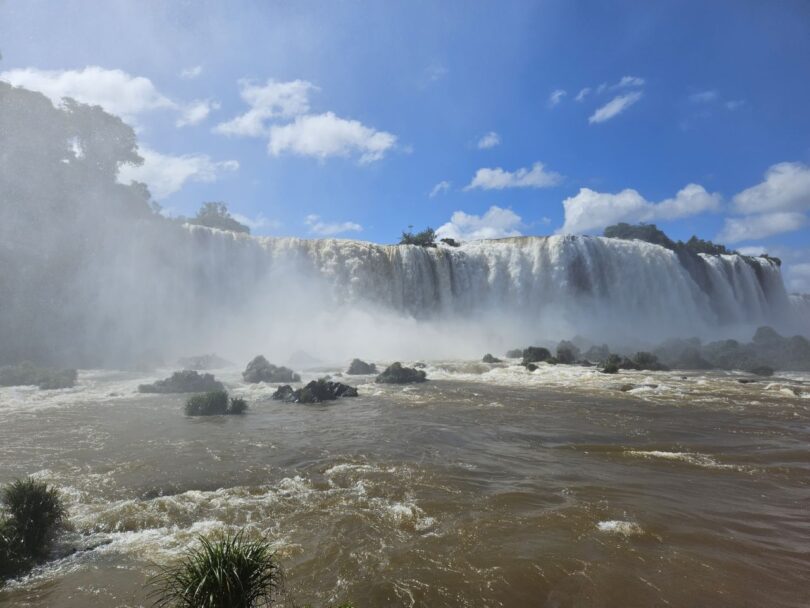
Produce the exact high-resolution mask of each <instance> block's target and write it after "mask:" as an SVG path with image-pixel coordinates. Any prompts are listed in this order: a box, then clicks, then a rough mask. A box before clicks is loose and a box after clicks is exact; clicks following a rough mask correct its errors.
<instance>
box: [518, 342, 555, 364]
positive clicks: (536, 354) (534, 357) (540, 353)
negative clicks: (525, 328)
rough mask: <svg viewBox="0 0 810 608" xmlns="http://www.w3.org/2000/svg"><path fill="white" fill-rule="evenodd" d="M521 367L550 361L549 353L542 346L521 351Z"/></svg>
mask: <svg viewBox="0 0 810 608" xmlns="http://www.w3.org/2000/svg"><path fill="white" fill-rule="evenodd" d="M522 355H523V365H526V364H528V363H537V362H538V361H547V360H548V359H551V353H550V352H549V350H548V349H547V348H543V347H542V346H530V347H529V348H526V349H524V350H523V353H522Z"/></svg>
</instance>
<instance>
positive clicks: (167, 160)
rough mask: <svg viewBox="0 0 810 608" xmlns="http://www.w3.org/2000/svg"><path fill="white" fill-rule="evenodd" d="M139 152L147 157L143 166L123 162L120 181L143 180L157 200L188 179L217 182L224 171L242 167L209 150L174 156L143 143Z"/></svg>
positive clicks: (229, 171)
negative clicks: (213, 156) (216, 158)
mask: <svg viewBox="0 0 810 608" xmlns="http://www.w3.org/2000/svg"><path fill="white" fill-rule="evenodd" d="M138 153H139V154H140V155H141V157H142V158H143V161H144V162H143V164H142V165H141V166H139V167H136V166H134V165H129V164H125V165H121V167H120V168H119V171H118V181H119V182H121V183H122V184H128V183H130V182H132V181H138V182H143V183H145V184H146V185H147V186H148V187H149V191H150V192H151V193H152V196H153V197H154V198H155V199H157V200H161V199H163V198H166V197H167V196H169V195H171V194H174V193H175V192H177V191H178V190H180V189H181V188H182V187H183V185H184V184H185V183H186V182H187V181H194V182H214V181H216V180H217V179H219V178H220V177H221V176H222V175H223V174H225V173H233V172H234V171H236V170H237V169H239V163H238V162H237V161H235V160H226V161H212V160H211V158H210V157H209V156H208V155H206V154H186V155H183V156H171V155H168V154H161V153H160V152H155V151H154V150H151V149H149V148H145V147H141V148H140V150H139V151H138Z"/></svg>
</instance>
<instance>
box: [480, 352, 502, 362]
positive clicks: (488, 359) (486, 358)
mask: <svg viewBox="0 0 810 608" xmlns="http://www.w3.org/2000/svg"><path fill="white" fill-rule="evenodd" d="M481 361H483V362H484V363H500V362H501V360H500V359H498V357H493V356H492V355H491V354H489V353H487V354H486V355H484V357H483V359H481Z"/></svg>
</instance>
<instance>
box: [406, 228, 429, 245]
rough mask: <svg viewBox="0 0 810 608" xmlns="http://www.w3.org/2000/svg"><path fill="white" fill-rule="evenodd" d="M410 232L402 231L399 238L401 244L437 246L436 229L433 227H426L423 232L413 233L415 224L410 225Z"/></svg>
mask: <svg viewBox="0 0 810 608" xmlns="http://www.w3.org/2000/svg"><path fill="white" fill-rule="evenodd" d="M408 228H409V230H408V232H403V233H402V238H400V239H399V244H400V245H418V246H419V247H435V246H436V231H435V230H433V228H430V227H428V228H425V229H424V230H423V231H422V232H417V233H415V234H414V233H413V232H412V229H413V226H408Z"/></svg>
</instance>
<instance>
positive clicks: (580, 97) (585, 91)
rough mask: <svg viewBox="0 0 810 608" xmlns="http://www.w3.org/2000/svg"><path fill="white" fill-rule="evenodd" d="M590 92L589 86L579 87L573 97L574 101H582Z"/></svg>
mask: <svg viewBox="0 0 810 608" xmlns="http://www.w3.org/2000/svg"><path fill="white" fill-rule="evenodd" d="M590 92H591V87H585V88H584V89H580V91H579V93H577V96H576V97H574V99H575V100H576V101H584V100H585V98H586V97H587V96H588V94H589V93H590Z"/></svg>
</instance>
